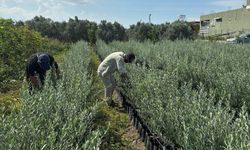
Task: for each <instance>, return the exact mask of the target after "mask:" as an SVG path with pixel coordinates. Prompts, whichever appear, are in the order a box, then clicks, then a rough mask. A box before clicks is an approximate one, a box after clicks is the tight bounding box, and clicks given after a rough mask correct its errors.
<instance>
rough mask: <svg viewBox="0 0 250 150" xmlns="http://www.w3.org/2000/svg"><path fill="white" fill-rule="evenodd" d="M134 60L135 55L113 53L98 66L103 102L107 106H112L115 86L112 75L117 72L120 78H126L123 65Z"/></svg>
mask: <svg viewBox="0 0 250 150" xmlns="http://www.w3.org/2000/svg"><path fill="white" fill-rule="evenodd" d="M134 59H135V55H134V54H133V53H127V54H125V53H123V52H114V53H112V54H110V55H108V56H107V57H106V58H105V59H104V60H103V61H102V63H101V64H100V65H99V67H98V70H97V72H98V75H99V76H100V78H101V79H102V81H103V84H104V86H105V100H106V102H107V104H108V105H110V106H111V105H113V104H114V101H113V100H112V95H113V92H114V89H115V86H116V84H115V79H114V77H113V76H112V73H114V72H115V71H118V72H119V73H120V76H121V78H123V79H125V78H127V74H126V70H125V67H124V64H125V63H132V62H133V60H134Z"/></svg>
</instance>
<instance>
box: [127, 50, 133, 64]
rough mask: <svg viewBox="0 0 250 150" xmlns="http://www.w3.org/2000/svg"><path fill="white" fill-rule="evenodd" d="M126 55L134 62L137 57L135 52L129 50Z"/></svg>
mask: <svg viewBox="0 0 250 150" xmlns="http://www.w3.org/2000/svg"><path fill="white" fill-rule="evenodd" d="M126 57H127V59H128V61H129V62H132V61H133V60H134V59H135V54H134V53H132V52H129V53H127V54H126Z"/></svg>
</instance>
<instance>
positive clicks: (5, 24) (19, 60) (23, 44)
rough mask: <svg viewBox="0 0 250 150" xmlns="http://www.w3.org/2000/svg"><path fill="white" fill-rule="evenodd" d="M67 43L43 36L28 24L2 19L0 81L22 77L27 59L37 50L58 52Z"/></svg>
mask: <svg viewBox="0 0 250 150" xmlns="http://www.w3.org/2000/svg"><path fill="white" fill-rule="evenodd" d="M65 49H67V45H66V44H63V43H61V42H59V41H57V40H52V39H47V38H43V37H42V36H41V35H40V33H38V32H33V31H30V30H29V29H28V28H27V27H26V26H17V25H15V22H13V21H12V20H4V19H0V57H1V61H0V66H1V67H0V82H3V81H5V80H8V79H22V77H23V74H24V70H25V65H26V62H25V61H26V59H27V58H28V57H29V56H30V55H31V54H32V53H35V52H38V51H41V52H48V53H52V54H55V53H58V52H61V51H64V50H65Z"/></svg>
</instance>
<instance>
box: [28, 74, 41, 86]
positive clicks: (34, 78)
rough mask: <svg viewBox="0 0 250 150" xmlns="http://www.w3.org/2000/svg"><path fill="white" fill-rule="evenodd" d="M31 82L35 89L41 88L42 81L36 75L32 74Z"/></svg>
mask: <svg viewBox="0 0 250 150" xmlns="http://www.w3.org/2000/svg"><path fill="white" fill-rule="evenodd" d="M30 82H31V84H32V86H33V88H34V89H40V83H39V81H38V79H37V77H36V76H30Z"/></svg>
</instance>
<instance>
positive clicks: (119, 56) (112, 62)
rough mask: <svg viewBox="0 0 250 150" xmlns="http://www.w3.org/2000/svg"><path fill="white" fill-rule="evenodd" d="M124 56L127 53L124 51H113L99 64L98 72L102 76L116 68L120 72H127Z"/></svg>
mask: <svg viewBox="0 0 250 150" xmlns="http://www.w3.org/2000/svg"><path fill="white" fill-rule="evenodd" d="M124 56H125V54H124V53H123V52H114V53H111V54H110V55H108V56H107V57H106V58H105V59H104V60H103V61H102V63H101V64H100V65H99V67H98V70H97V71H98V73H99V74H101V75H102V76H105V75H107V74H110V73H113V72H115V71H116V70H118V71H119V73H120V74H122V73H125V72H126V70H125V67H124V63H125V62H124Z"/></svg>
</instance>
